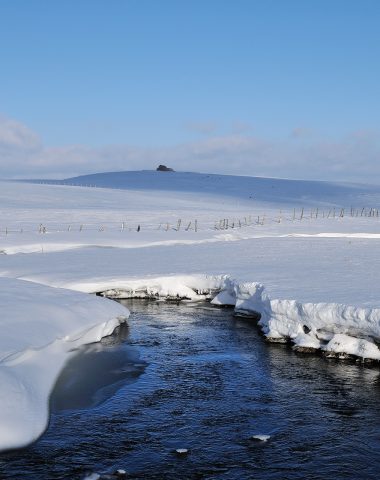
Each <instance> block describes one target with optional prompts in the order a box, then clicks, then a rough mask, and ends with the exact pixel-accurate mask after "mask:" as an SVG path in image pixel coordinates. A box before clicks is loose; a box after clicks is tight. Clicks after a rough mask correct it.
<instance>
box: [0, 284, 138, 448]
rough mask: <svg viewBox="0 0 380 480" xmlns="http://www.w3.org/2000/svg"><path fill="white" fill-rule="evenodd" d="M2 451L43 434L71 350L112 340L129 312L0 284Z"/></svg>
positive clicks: (102, 302) (85, 298)
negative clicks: (51, 402)
mask: <svg viewBox="0 0 380 480" xmlns="http://www.w3.org/2000/svg"><path fill="white" fill-rule="evenodd" d="M0 304H1V308H2V310H1V319H0V326H1V336H0V384H1V391H0V450H5V449H11V448H18V447H22V446H25V445H27V444H29V443H30V442H32V441H33V440H35V439H36V438H37V437H38V436H39V435H41V433H42V432H43V431H44V430H45V428H46V425H47V422H48V418H49V417H48V415H49V412H48V400H49V395H50V392H51V390H52V388H53V386H54V383H55V381H56V379H57V377H58V375H59V373H60V371H61V370H62V368H63V365H64V364H65V362H66V361H67V360H68V358H69V357H70V355H73V353H74V352H75V350H76V349H77V348H78V347H80V346H81V345H84V344H87V343H92V342H97V341H99V340H100V339H101V338H102V337H104V336H107V335H110V334H111V333H112V332H113V330H114V329H115V328H116V327H117V326H118V325H119V324H120V323H121V322H124V321H125V320H126V318H127V317H128V315H129V312H128V310H127V309H126V308H124V307H123V306H122V305H120V304H118V303H116V302H112V301H110V300H107V299H102V298H97V297H94V296H90V295H85V294H81V293H76V292H72V291H67V290H62V289H56V288H49V287H46V286H41V285H37V284H33V283H30V282H25V281H21V280H14V279H8V278H1V279H0Z"/></svg>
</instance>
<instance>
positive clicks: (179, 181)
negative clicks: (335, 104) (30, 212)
mask: <svg viewBox="0 0 380 480" xmlns="http://www.w3.org/2000/svg"><path fill="white" fill-rule="evenodd" d="M53 183H59V184H70V185H82V186H86V185H87V186H96V187H102V188H119V189H126V190H159V191H165V192H192V193H202V194H212V195H222V196H232V197H238V198H241V199H256V200H257V201H265V202H272V203H277V204H280V203H281V204H292V205H296V204H297V205H299V204H303V205H309V204H337V205H346V206H349V205H351V204H352V203H354V204H357V203H361V204H363V206H364V204H369V203H372V202H375V201H379V197H380V186H378V185H373V186H370V185H362V184H353V183H337V182H322V181H307V180H288V179H276V178H262V177H248V176H234V175H215V174H203V173H192V172H157V171H153V170H143V171H133V172H105V173H96V174H92V175H82V176H79V177H73V178H67V179H65V180H62V181H54V182H53Z"/></svg>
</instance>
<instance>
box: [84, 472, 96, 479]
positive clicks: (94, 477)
mask: <svg viewBox="0 0 380 480" xmlns="http://www.w3.org/2000/svg"><path fill="white" fill-rule="evenodd" d="M99 478H100V475H99V473H91V474H90V475H87V477H85V478H84V479H83V480H99Z"/></svg>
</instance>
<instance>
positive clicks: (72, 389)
mask: <svg viewBox="0 0 380 480" xmlns="http://www.w3.org/2000/svg"><path fill="white" fill-rule="evenodd" d="M128 336H129V329H128V326H127V325H121V326H120V327H118V328H117V329H116V331H115V332H114V333H113V334H112V335H110V336H109V337H105V338H103V339H102V341H101V342H99V343H93V344H91V345H87V346H84V347H82V348H81V349H80V350H79V351H78V352H77V353H76V354H75V356H74V357H72V358H71V360H70V361H69V362H68V363H67V365H66V367H65V369H64V370H63V372H62V373H61V375H60V377H59V379H58V381H57V383H56V385H55V388H54V391H53V393H52V396H51V401H50V405H51V410H52V412H53V413H57V412H60V411H64V410H73V409H81V408H94V407H96V406H99V405H100V404H102V403H103V402H104V401H106V400H107V399H108V398H111V397H112V396H113V395H114V394H115V392H116V391H117V390H118V389H119V388H120V387H122V386H124V385H127V384H128V383H131V382H133V381H135V380H136V379H137V378H138V377H139V376H140V375H141V374H142V373H143V372H144V370H145V367H146V363H145V362H144V361H142V360H141V358H140V354H139V351H138V350H137V349H136V348H134V347H133V346H131V345H129V344H128V343H127V340H128Z"/></svg>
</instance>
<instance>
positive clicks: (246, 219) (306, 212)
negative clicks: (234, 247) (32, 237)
mask: <svg viewBox="0 0 380 480" xmlns="http://www.w3.org/2000/svg"><path fill="white" fill-rule="evenodd" d="M344 218H350V219H358V218H362V219H363V218H370V219H374V220H376V219H379V209H378V208H373V207H361V208H354V207H350V208H337V207H332V208H324V209H321V208H314V209H306V208H304V207H301V208H297V209H296V208H294V209H293V210H287V211H282V210H280V211H279V212H278V213H276V214H274V212H273V211H271V212H270V213H269V214H268V213H266V214H265V213H264V214H261V215H257V214H250V215H245V216H239V217H237V216H236V217H231V216H226V217H225V218H220V219H217V220H208V219H205V218H202V219H201V220H199V219H190V220H189V219H183V218H178V219H177V220H174V221H173V220H170V221H168V222H161V223H156V222H146V221H141V222H138V221H135V220H133V221H119V222H116V221H99V222H83V223H81V222H79V221H75V222H46V223H45V222H41V223H38V224H37V225H35V224H33V223H31V222H25V223H22V222H18V223H15V224H12V225H10V226H1V225H0V235H2V236H3V235H5V236H7V235H11V234H22V233H38V234H41V235H43V234H47V233H59V232H110V231H112V232H117V231H119V232H124V233H127V232H141V231H163V232H169V231H176V232H180V231H181V232H200V231H207V230H220V231H225V230H235V229H242V228H246V227H254V226H258V227H260V226H264V225H268V224H275V223H278V224H280V223H289V222H305V221H317V220H322V219H324V220H341V219H344Z"/></svg>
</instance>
